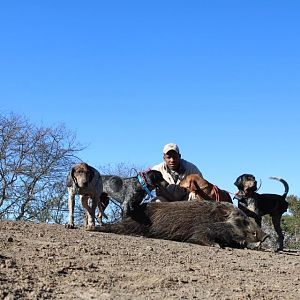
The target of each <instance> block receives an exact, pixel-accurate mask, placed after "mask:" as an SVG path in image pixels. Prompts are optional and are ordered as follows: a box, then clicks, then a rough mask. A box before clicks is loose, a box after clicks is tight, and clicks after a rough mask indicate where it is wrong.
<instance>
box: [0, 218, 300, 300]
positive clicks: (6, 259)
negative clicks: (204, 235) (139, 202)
mask: <svg viewBox="0 0 300 300" xmlns="http://www.w3.org/2000/svg"><path fill="white" fill-rule="evenodd" d="M299 291H300V256H299V253H298V252H296V251H295V252H293V251H290V252H287V253H272V252H262V251H254V250H239V249H218V248H214V247H204V246H199V245H193V244H187V243H179V242H173V241H164V240H155V239H147V238H142V237H129V236H119V235H114V234H105V233H99V232H88V231H85V230H84V229H82V228H79V229H74V230H70V229H66V228H64V226H61V225H49V224H33V223H30V222H12V221H0V299H122V300H124V299H139V300H140V299H289V300H291V299H299V295H300V292H299Z"/></svg>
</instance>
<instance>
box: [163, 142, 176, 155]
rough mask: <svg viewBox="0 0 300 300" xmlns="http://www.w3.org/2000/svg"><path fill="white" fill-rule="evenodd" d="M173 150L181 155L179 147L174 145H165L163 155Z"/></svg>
mask: <svg viewBox="0 0 300 300" xmlns="http://www.w3.org/2000/svg"><path fill="white" fill-rule="evenodd" d="M171 150H173V151H176V152H177V153H178V154H180V152H179V148H178V146H177V145H176V144H173V143H170V144H167V145H165V146H164V149H163V153H164V154H167V153H168V152H169V151H171Z"/></svg>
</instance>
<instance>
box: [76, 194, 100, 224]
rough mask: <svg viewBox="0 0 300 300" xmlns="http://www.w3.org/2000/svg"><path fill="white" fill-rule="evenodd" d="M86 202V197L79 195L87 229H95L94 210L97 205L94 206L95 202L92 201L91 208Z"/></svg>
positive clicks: (87, 198)
mask: <svg viewBox="0 0 300 300" xmlns="http://www.w3.org/2000/svg"><path fill="white" fill-rule="evenodd" d="M88 200H89V197H88V196H82V195H80V201H81V204H82V206H83V208H85V210H86V212H87V227H88V228H93V227H95V209H96V206H97V203H96V204H95V201H94V200H92V207H90V206H89V203H88Z"/></svg>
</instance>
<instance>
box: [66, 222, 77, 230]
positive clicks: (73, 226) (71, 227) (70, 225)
mask: <svg viewBox="0 0 300 300" xmlns="http://www.w3.org/2000/svg"><path fill="white" fill-rule="evenodd" d="M65 228H67V229H75V225H74V224H69V223H68V224H65Z"/></svg>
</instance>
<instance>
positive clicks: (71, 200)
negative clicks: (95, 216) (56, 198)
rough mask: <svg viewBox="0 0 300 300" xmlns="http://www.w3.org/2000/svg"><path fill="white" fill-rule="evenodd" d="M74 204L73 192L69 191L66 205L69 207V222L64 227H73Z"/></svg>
mask: <svg viewBox="0 0 300 300" xmlns="http://www.w3.org/2000/svg"><path fill="white" fill-rule="evenodd" d="M74 206H75V194H74V193H73V192H71V191H69V199H68V207H69V222H68V224H66V228H71V229H73V228H74Z"/></svg>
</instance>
